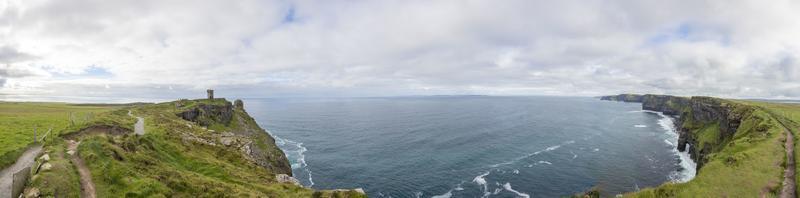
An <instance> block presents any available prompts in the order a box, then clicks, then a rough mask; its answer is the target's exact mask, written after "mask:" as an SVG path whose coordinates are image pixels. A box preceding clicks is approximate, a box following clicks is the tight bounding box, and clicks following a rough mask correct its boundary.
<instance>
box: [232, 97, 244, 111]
mask: <svg viewBox="0 0 800 198" xmlns="http://www.w3.org/2000/svg"><path fill="white" fill-rule="evenodd" d="M233 107H236V108H238V109H244V102H242V100H239V99H236V100H235V101H233Z"/></svg>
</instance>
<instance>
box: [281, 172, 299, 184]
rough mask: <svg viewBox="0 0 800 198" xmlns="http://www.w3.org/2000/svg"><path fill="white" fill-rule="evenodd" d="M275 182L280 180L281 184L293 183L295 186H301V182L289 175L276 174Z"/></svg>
mask: <svg viewBox="0 0 800 198" xmlns="http://www.w3.org/2000/svg"><path fill="white" fill-rule="evenodd" d="M275 180H278V182H280V183H291V184H294V185H298V186H301V185H300V181H298V180H297V179H295V178H294V177H292V176H289V175H287V174H276V175H275Z"/></svg>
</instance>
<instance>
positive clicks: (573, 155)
mask: <svg viewBox="0 0 800 198" xmlns="http://www.w3.org/2000/svg"><path fill="white" fill-rule="evenodd" d="M569 153H572V159H575V158H578V154H575V152H572V151H569Z"/></svg>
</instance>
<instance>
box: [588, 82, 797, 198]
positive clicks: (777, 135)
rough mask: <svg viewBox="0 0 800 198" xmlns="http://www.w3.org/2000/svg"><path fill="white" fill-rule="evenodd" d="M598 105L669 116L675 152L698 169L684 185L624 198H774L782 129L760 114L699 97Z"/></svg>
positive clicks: (630, 97) (626, 97) (631, 97)
mask: <svg viewBox="0 0 800 198" xmlns="http://www.w3.org/2000/svg"><path fill="white" fill-rule="evenodd" d="M600 99H602V100H611V101H622V102H638V103H642V109H643V110H652V111H658V112H662V113H663V114H665V115H670V116H672V117H673V118H674V119H675V122H674V123H675V128H676V129H677V131H678V134H679V141H678V145H677V147H678V150H679V151H686V150H688V151H689V154H690V156H691V158H692V159H693V160H694V161H695V162H696V163H697V168H696V169H697V176H696V177H695V178H694V179H693V180H691V181H689V182H687V183H672V182H669V183H667V184H664V185H661V186H659V187H655V188H648V189H644V190H642V191H640V192H635V193H629V194H626V196H631V197H653V196H654V197H676V196H677V197H680V196H701V195H702V196H711V197H720V196H722V197H728V196H734V197H739V196H743V197H751V196H749V195H753V197H758V196H765V195H770V194H772V195H774V194H776V193H777V191H778V190H780V188H781V186H780V182H779V181H780V180H781V178H780V175H781V174H780V173H781V172H782V169H783V168H782V164H784V163H785V162H784V161H785V159H784V156H783V155H784V151H783V147H782V146H781V142H782V141H785V139H781V138H782V137H783V131H784V130H785V129H784V128H783V127H782V126H781V125H780V124H779V123H778V122H777V120H776V117H775V115H773V114H770V113H768V110H767V109H765V108H762V107H759V106H758V105H753V104H751V103H750V102H747V101H737V100H728V99H721V98H713V97H704V96H694V97H681V96H669V95H652V94H645V95H637V94H621V95H614V96H603V97H600ZM721 189H731V190H728V191H722V190H721ZM731 192H740V194H731Z"/></svg>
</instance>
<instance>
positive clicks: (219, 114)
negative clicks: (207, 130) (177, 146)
mask: <svg viewBox="0 0 800 198" xmlns="http://www.w3.org/2000/svg"><path fill="white" fill-rule="evenodd" d="M177 116H178V117H181V118H183V119H184V120H188V121H192V122H195V123H197V124H199V125H200V126H210V125H211V124H213V123H220V124H223V125H226V126H227V125H229V124H230V123H231V119H233V106H232V105H231V103H230V102H226V103H225V104H224V105H210V104H204V103H200V104H197V106H196V107H194V108H191V109H189V110H186V111H183V112H181V113H178V115H177Z"/></svg>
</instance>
